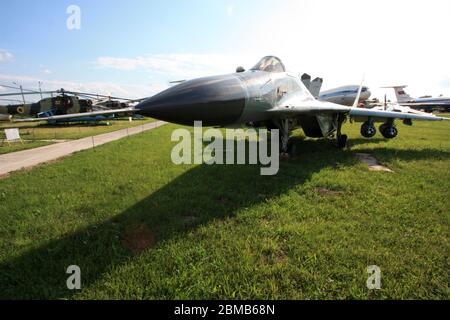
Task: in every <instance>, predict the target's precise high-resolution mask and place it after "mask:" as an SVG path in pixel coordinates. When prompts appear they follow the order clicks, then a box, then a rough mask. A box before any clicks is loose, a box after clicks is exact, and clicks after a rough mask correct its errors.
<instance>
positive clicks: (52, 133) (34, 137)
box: [0, 118, 154, 154]
mask: <svg viewBox="0 0 450 320" xmlns="http://www.w3.org/2000/svg"><path fill="white" fill-rule="evenodd" d="M152 121H154V120H153V119H149V118H147V119H143V120H134V121H133V122H129V121H128V120H127V119H126V120H125V119H119V120H109V121H107V122H106V121H105V122H103V123H101V124H98V125H93V124H70V125H47V124H45V123H14V124H11V123H6V122H4V123H0V141H2V139H4V138H5V133H4V131H3V129H5V128H19V132H20V136H21V137H22V139H23V140H24V144H22V143H20V142H15V143H12V144H11V145H8V144H7V143H6V142H4V143H3V144H2V145H0V154H5V153H9V152H15V151H20V150H25V149H32V148H37V147H41V146H44V145H48V144H51V143H53V142H52V140H73V139H80V138H85V137H89V136H93V135H97V134H102V133H107V132H112V131H116V130H120V129H125V128H130V127H134V126H139V125H142V124H145V123H149V122H152ZM106 123H108V125H107V124H106Z"/></svg>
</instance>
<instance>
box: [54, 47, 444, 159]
mask: <svg viewBox="0 0 450 320" xmlns="http://www.w3.org/2000/svg"><path fill="white" fill-rule="evenodd" d="M361 90H362V86H360V89H359V92H358V95H357V97H356V100H355V103H354V105H353V106H352V107H348V106H343V105H339V104H335V103H331V102H325V101H319V100H317V99H316V98H315V97H314V96H313V95H312V94H311V93H310V92H309V91H308V89H307V88H306V87H305V85H304V83H303V82H302V80H301V78H299V77H298V76H297V75H295V74H292V73H289V72H287V71H286V68H285V66H284V64H283V63H282V62H281V60H280V59H279V58H277V57H274V56H267V57H264V58H262V59H261V60H260V61H259V62H258V63H257V64H256V65H255V66H254V67H252V68H251V69H249V70H247V71H245V70H244V68H242V67H238V68H237V69H236V72H235V73H231V74H226V75H219V76H211V77H204V78H198V79H193V80H188V81H183V82H181V83H179V84H177V85H175V86H173V87H170V88H168V89H166V90H164V91H162V92H160V93H158V94H156V95H154V96H152V97H150V98H148V99H145V100H144V101H142V102H140V103H139V104H138V105H136V106H135V107H134V108H130V109H127V110H128V111H133V112H135V113H137V114H140V115H143V116H148V117H153V118H156V119H160V120H164V121H168V122H173V123H177V124H184V125H193V124H194V121H202V124H203V125H205V126H223V127H227V126H235V125H247V126H253V127H265V128H267V129H269V130H271V129H279V130H280V142H281V143H280V151H281V152H282V153H287V152H288V139H289V135H290V133H291V131H292V130H294V129H296V128H299V127H300V128H302V129H303V131H304V132H305V135H306V136H308V137H314V138H323V137H325V138H331V137H335V138H336V140H337V145H338V146H339V147H345V145H346V142H347V136H346V135H345V134H342V132H341V128H342V124H343V122H344V121H345V120H346V119H347V118H349V117H351V118H352V119H353V120H355V121H359V122H363V124H362V126H361V134H362V135H363V136H364V137H368V138H369V137H373V136H374V135H375V133H376V128H375V122H382V125H381V126H380V131H381V134H382V135H383V136H384V137H385V138H388V139H390V138H394V137H396V136H397V133H398V130H397V128H396V126H395V124H394V120H395V119H402V120H403V121H404V122H405V123H406V124H412V120H450V118H443V117H437V116H435V115H432V114H430V115H423V114H415V113H410V112H396V111H386V110H371V109H363V108H357V103H358V101H359V97H360V95H361ZM105 112H106V111H105ZM116 112H117V110H116ZM73 116H74V115H72V117H73ZM58 117H64V116H55V117H54V118H58Z"/></svg>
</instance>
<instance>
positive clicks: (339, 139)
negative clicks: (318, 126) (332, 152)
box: [336, 114, 347, 149]
mask: <svg viewBox="0 0 450 320" xmlns="http://www.w3.org/2000/svg"><path fill="white" fill-rule="evenodd" d="M344 120H345V116H344V115H342V114H338V116H337V130H336V145H337V147H338V148H340V149H343V148H345V147H346V146H347V135H346V134H342V123H343V122H344Z"/></svg>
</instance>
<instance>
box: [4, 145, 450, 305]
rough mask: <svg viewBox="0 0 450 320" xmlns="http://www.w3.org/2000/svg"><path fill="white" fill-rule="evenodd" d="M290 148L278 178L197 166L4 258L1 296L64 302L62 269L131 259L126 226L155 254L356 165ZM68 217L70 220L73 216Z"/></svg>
mask: <svg viewBox="0 0 450 320" xmlns="http://www.w3.org/2000/svg"><path fill="white" fill-rule="evenodd" d="M294 143H295V144H296V149H297V150H298V153H297V155H296V156H295V157H294V158H293V159H291V160H289V161H287V162H282V163H281V166H280V171H279V173H278V174H277V175H276V176H261V175H260V171H259V170H260V167H259V166H249V165H221V166H208V165H199V166H196V167H194V168H193V169H190V170H188V171H186V172H185V173H183V174H182V175H181V176H179V177H178V178H176V179H174V180H172V181H171V182H170V183H168V184H167V185H165V186H164V187H162V188H161V189H159V190H157V191H155V192H153V193H151V194H149V195H148V196H147V198H145V199H144V200H142V201H140V202H138V203H136V204H135V205H133V206H132V207H130V208H128V209H127V210H125V211H124V212H122V213H120V214H118V215H116V216H114V217H112V218H111V219H109V220H106V221H104V222H102V223H100V224H96V225H91V226H89V227H88V228H85V229H81V230H77V231H75V232H74V233H72V234H69V235H67V236H65V237H62V238H60V239H57V240H52V241H49V242H47V243H44V244H42V245H41V246H39V247H37V248H34V249H30V250H29V251H28V252H26V253H24V254H22V255H21V256H18V257H15V258H11V259H9V260H7V261H6V262H4V263H2V264H1V265H0V298H2V299H44V298H46V299H56V298H70V297H71V295H72V294H73V293H74V292H73V291H70V290H68V289H67V287H66V280H67V277H68V276H69V275H68V274H66V273H65V271H66V269H67V267H68V266H70V265H73V264H75V265H78V266H80V268H81V270H82V287H83V288H88V287H89V286H90V285H93V284H94V283H95V282H96V281H97V280H99V279H100V278H101V277H102V275H104V274H105V273H108V272H109V271H110V270H111V269H112V268H114V267H115V266H118V265H120V264H122V263H124V262H126V260H127V259H130V258H131V257H132V256H133V253H132V251H131V250H130V249H129V248H127V242H126V238H127V236H126V234H127V230H130V227H131V226H136V225H138V226H142V225H144V226H146V228H147V229H148V230H149V232H150V233H151V234H150V237H151V239H150V240H151V241H149V242H147V245H150V246H151V247H153V248H154V247H155V246H158V245H159V244H160V243H161V241H164V240H167V239H170V238H173V237H175V236H181V237H182V236H183V235H184V234H185V233H186V232H188V231H190V230H193V229H195V228H197V227H198V226H200V225H205V224H208V223H210V222H212V221H214V220H216V219H223V218H225V217H229V216H233V215H235V214H236V212H237V211H238V210H239V209H240V208H244V207H251V206H254V205H256V204H258V203H260V202H262V201H265V200H266V199H267V198H274V197H277V196H279V195H280V194H283V193H284V192H286V191H288V190H289V189H290V188H292V187H293V186H295V185H298V184H302V183H303V182H305V181H306V180H307V179H309V178H310V177H311V175H312V174H313V173H315V172H318V171H320V170H322V169H323V168H326V167H335V166H336V164H339V166H340V167H342V166H352V165H354V164H355V163H356V162H357V161H358V160H357V159H356V158H355V157H354V156H353V153H352V152H347V151H339V150H336V149H335V148H330V142H328V141H324V140H319V141H314V140H303V139H295V142H294ZM436 155H438V156H440V157H448V156H449V154H448V153H446V152H444V153H438V152H437V151H435V152H432V153H430V152H427V151H417V152H416V151H412V152H411V153H409V154H408V152H406V151H405V152H403V151H402V152H396V153H395V154H394V155H393V157H401V158H406V159H410V158H414V157H416V158H426V157H432V158H435V157H436ZM124 169H125V168H124ZM113 196H114V195H113ZM73 216H74V219H76V218H75V217H76V216H77V213H76V212H73ZM147 236H148V235H147ZM151 247H150V248H147V249H146V250H152V249H151Z"/></svg>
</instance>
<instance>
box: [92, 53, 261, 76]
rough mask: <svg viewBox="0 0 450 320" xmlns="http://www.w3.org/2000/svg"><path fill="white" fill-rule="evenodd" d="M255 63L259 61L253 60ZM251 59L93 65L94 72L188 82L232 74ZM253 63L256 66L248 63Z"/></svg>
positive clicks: (178, 57)
mask: <svg viewBox="0 0 450 320" xmlns="http://www.w3.org/2000/svg"><path fill="white" fill-rule="evenodd" d="M257 59H259V57H258V58H257ZM252 60H255V58H254V57H253V58H252V57H250V58H249V56H245V55H227V54H191V53H183V54H166V55H162V54H155V55H146V56H139V57H135V58H117V57H99V58H97V60H96V61H95V62H94V63H95V65H96V66H97V67H98V68H110V69H116V70H120V71H137V70H145V71H147V72H149V73H152V74H156V75H159V76H161V75H163V76H164V77H165V78H170V79H176V80H178V79H191V78H195V77H201V76H208V75H214V74H220V73H231V72H234V70H235V69H236V67H237V66H238V65H242V62H243V61H252ZM251 63H256V62H251Z"/></svg>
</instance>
